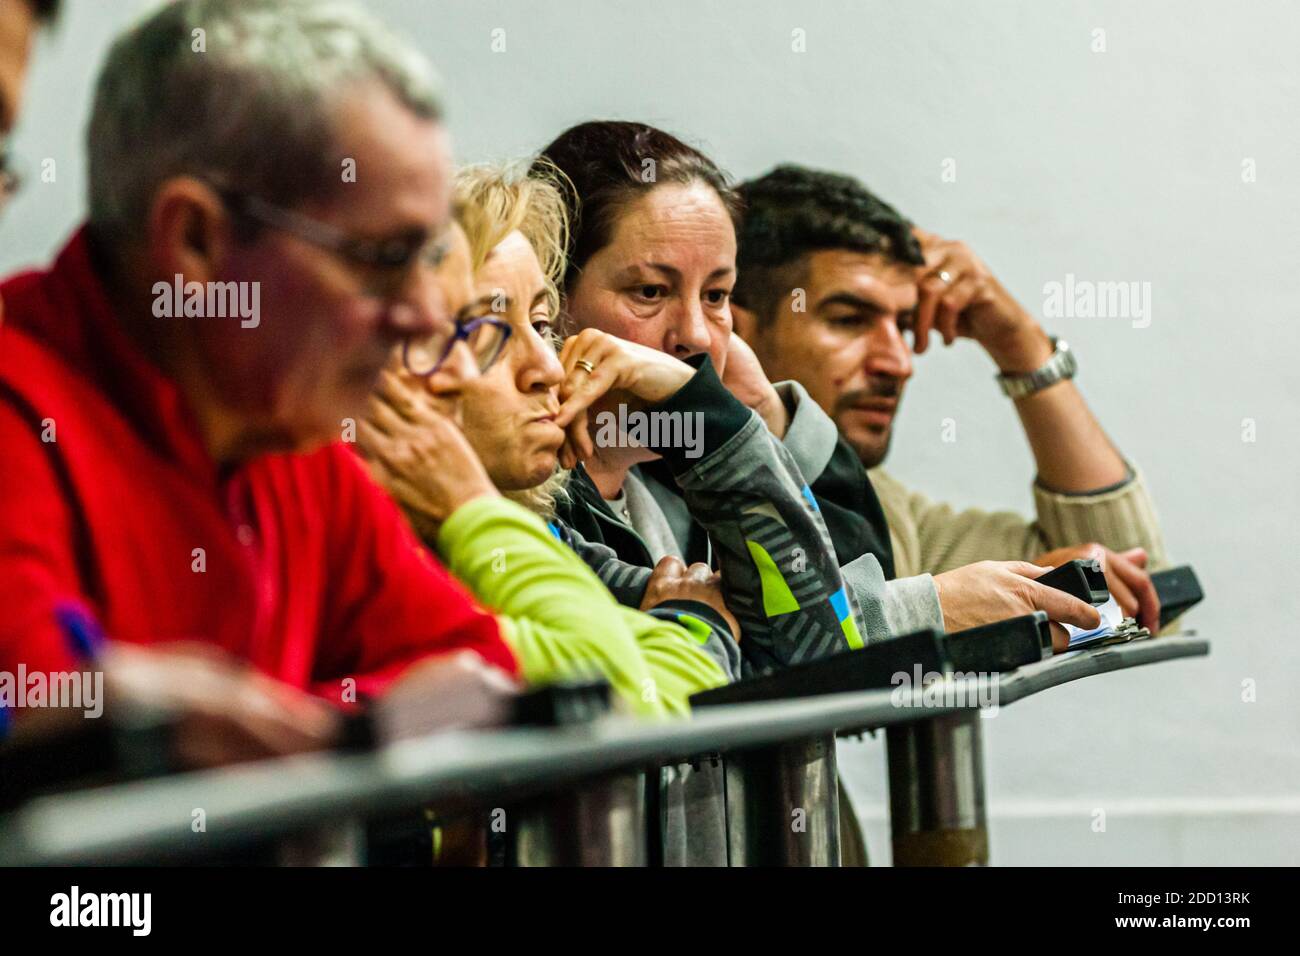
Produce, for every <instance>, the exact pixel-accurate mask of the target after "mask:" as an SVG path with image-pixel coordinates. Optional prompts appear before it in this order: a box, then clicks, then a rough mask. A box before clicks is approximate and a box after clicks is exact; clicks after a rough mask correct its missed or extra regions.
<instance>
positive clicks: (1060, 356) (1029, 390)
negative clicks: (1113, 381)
mask: <svg viewBox="0 0 1300 956" xmlns="http://www.w3.org/2000/svg"><path fill="white" fill-rule="evenodd" d="M1051 341H1052V357H1051V358H1049V359H1048V360H1047V361H1046V362H1044V363H1043V364H1042V365H1040V366H1039V367H1038V368H1036V369H1034V370H1033V371H1032V372H1003V373H1002V374H1000V375H999V376H998V377H997V378H998V384H999V385H1001V386H1002V393H1003V394H1004V395H1006V396H1007V397H1008V398H1011V399H1017V398H1024V397H1026V396H1028V395H1033V394H1034V393H1035V392H1041V391H1042V390H1043V389H1045V388H1047V387H1048V386H1049V385H1055V384H1056V383H1057V382H1063V381H1065V380H1066V379H1069V378H1074V373H1075V372H1076V371H1077V370H1078V368H1079V363H1078V362H1077V361H1076V360H1075V358H1074V352H1073V351H1071V350H1070V346H1069V344H1068V343H1067V342H1066V341H1065V340H1064V339H1059V338H1057V337H1056V336H1052V339H1051Z"/></svg>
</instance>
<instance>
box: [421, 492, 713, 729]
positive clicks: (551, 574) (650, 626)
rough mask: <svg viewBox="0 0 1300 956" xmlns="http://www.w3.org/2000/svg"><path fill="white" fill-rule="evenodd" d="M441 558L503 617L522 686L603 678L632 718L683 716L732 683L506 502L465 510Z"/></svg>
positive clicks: (454, 519)
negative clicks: (701, 694) (693, 701)
mask: <svg viewBox="0 0 1300 956" xmlns="http://www.w3.org/2000/svg"><path fill="white" fill-rule="evenodd" d="M437 548H438V553H439V554H440V555H441V557H442V559H443V561H444V562H446V564H447V567H448V568H450V570H451V572H452V573H453V574H455V575H456V577H458V578H459V579H460V580H461V581H462V582H464V583H465V585H466V586H467V587H469V589H470V590H471V591H472V592H473V593H474V595H475V597H477V598H478V599H479V600H480V601H482V602H483V603H484V604H486V605H487V606H488V607H490V608H492V609H493V610H495V611H496V612H497V615H498V620H499V621H500V622H501V629H502V633H503V634H504V635H505V637H506V640H507V641H509V643H510V645H511V647H512V648H513V649H514V651H515V653H516V654H517V655H518V657H519V662H520V669H521V671H522V673H523V676H524V679H525V680H527V681H529V682H530V683H545V682H547V681H554V680H560V679H564V678H577V677H584V676H585V677H590V676H593V675H596V676H600V677H603V678H605V679H606V680H608V681H609V682H610V685H611V686H612V687H613V689H614V692H615V693H616V694H617V695H618V696H619V697H620V698H622V699H623V700H624V701H625V702H626V703H627V704H628V705H629V706H630V708H631V710H632V711H633V712H634V713H637V714H641V715H644V716H651V717H657V716H663V715H665V714H685V713H688V712H689V709H690V708H689V704H688V699H689V698H690V695H691V694H694V693H696V692H698V691H701V690H707V689H708V688H710V687H716V686H718V685H719V684H723V683H725V682H726V676H725V675H724V674H723V672H722V669H721V668H720V667H719V666H718V665H717V664H716V663H715V662H714V661H713V660H712V658H710V657H709V656H708V655H707V654H705V653H704V652H703V651H701V650H700V649H699V648H698V647H696V646H695V643H694V639H693V638H692V637H691V636H690V634H689V633H688V632H687V631H686V630H685V629H684V628H682V627H680V626H678V625H676V624H673V623H671V622H668V621H662V620H659V619H657V618H653V617H651V616H650V615H648V614H642V613H641V612H640V611H634V610H632V609H630V608H625V607H623V606H622V605H620V604H619V603H618V602H617V601H615V600H614V597H613V595H611V594H610V593H609V591H608V590H606V588H605V586H604V585H603V584H601V582H600V579H599V578H597V577H596V575H595V574H594V573H593V572H592V571H591V569H590V568H588V567H587V565H586V564H585V563H583V561H582V559H581V558H579V557H578V556H577V555H576V554H575V553H574V552H573V551H571V550H570V549H569V548H567V547H566V546H565V545H564V544H563V543H561V542H560V541H559V540H557V539H556V538H555V537H554V536H553V535H552V534H551V533H550V531H548V530H547V528H546V525H545V524H544V523H543V522H542V520H541V519H540V518H538V517H537V516H536V515H534V514H532V513H531V512H529V511H528V510H526V509H525V508H523V507H521V506H519V505H517V504H515V503H513V502H510V501H507V500H506V499H504V498H480V499H477V500H475V501H472V502H470V503H469V504H466V505H464V506H462V507H461V508H459V509H458V510H457V511H456V512H455V514H453V515H452V516H451V517H450V518H448V519H447V521H446V522H445V523H444V524H443V526H442V529H441V530H440V531H439V533H438V541H437Z"/></svg>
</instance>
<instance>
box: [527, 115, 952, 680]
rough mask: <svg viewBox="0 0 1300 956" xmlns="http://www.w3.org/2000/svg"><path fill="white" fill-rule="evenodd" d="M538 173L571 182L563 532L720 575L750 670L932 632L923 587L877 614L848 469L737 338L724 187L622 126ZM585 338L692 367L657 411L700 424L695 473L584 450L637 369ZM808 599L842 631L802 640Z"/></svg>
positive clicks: (877, 591) (656, 457)
mask: <svg viewBox="0 0 1300 956" xmlns="http://www.w3.org/2000/svg"><path fill="white" fill-rule="evenodd" d="M539 162H541V163H544V164H548V165H553V166H554V167H555V168H558V169H559V170H560V172H562V173H563V174H564V176H565V177H566V178H567V190H566V198H567V200H568V202H569V217H570V222H571V224H572V225H571V239H570V242H569V259H568V262H567V264H566V270H565V281H564V289H563V294H564V310H565V313H566V316H567V318H568V319H569V321H570V322H571V323H572V324H573V325H574V326H576V328H577V329H580V330H584V331H579V332H578V333H577V334H576V335H574V336H573V337H572V338H570V340H569V341H568V342H566V344H565V347H564V351H563V353H562V356H561V357H562V361H563V362H564V364H565V367H566V369H568V370H569V371H570V377H569V380H567V381H566V385H565V386H562V389H561V393H562V397H564V398H565V399H566V401H565V407H564V409H562V411H561V416H562V418H564V419H565V422H564V423H565V424H566V425H568V427H569V433H570V446H571V447H570V448H568V449H566V451H565V452H564V456H565V458H566V461H565V463H566V464H569V465H573V464H575V463H576V459H578V458H579V457H581V458H583V459H584V460H583V464H582V466H581V467H579V468H576V469H575V471H574V475H573V478H572V480H571V484H570V502H569V504H568V509H567V511H565V512H562V516H563V517H564V518H565V520H566V521H567V522H568V523H569V524H571V525H573V526H574V527H576V528H577V529H578V530H579V531H580V532H581V533H582V534H583V535H584V536H585V537H587V538H594V539H596V540H599V541H603V542H604V543H605V544H607V545H610V546H611V547H613V548H614V549H615V551H617V552H618V554H619V556H620V557H622V558H623V559H624V560H628V561H634V560H638V559H639V560H642V561H654V560H658V559H659V558H660V557H662V555H663V554H665V553H666V554H670V555H676V556H678V557H681V558H683V559H684V560H687V561H697V560H703V561H706V562H708V563H713V564H716V565H717V566H719V567H720V569H721V572H722V579H723V586H724V590H725V592H726V595H727V599H728V603H729V605H730V606H731V607H732V610H733V611H734V612H735V613H736V616H737V618H738V619H739V620H740V624H741V629H742V634H743V636H744V640H743V642H742V645H741V646H742V650H743V652H744V654H745V657H746V660H747V662H748V663H749V664H750V665H751V667H753V668H756V669H760V670H761V669H768V668H771V667H773V666H783V665H786V664H790V663H794V662H797V661H799V660H804V659H808V658H812V657H816V656H822V655H824V654H827V653H833V652H835V651H838V650H846V649H848V648H851V647H856V646H860V645H861V642H862V640H863V639H864V637H865V638H869V639H874V640H880V639H883V638H884V637H886V636H887V635H888V634H889V633H891V632H893V633H897V632H903V631H906V630H911V629H914V628H916V627H920V626H926V625H935V626H942V618H941V616H940V614H939V611H938V606H937V602H934V606H933V608H931V607H930V606H929V605H928V604H926V603H925V601H926V600H927V599H928V598H929V595H928V594H925V593H924V591H923V590H922V589H920V588H916V589H914V590H915V591H916V592H917V593H919V594H921V598H920V599H919V600H916V601H913V602H911V603H913V604H917V605H920V609H919V610H917V609H914V608H912V607H911V606H910V605H909V597H910V594H908V593H902V592H900V594H899V595H898V600H896V601H895V604H896V605H897V606H896V607H892V608H891V607H889V606H888V605H887V604H886V589H885V576H886V575H887V574H889V573H890V572H891V571H892V562H891V560H890V552H889V545H888V541H889V537H888V531H887V529H886V527H885V523H884V518H883V516H882V515H881V513H880V509H879V505H878V504H877V502H876V500H875V495H874V493H873V492H872V490H871V486H870V484H869V482H868V481H867V479H866V476H865V473H864V472H863V470H862V468H861V466H860V465H859V464H858V463H857V458H856V456H854V455H853V453H852V450H851V449H849V448H848V447H847V446H845V445H843V444H842V443H840V442H839V437H838V432H837V431H836V429H835V426H834V423H833V422H831V421H830V419H829V418H827V417H826V416H825V414H824V413H822V412H821V410H820V409H819V408H818V407H817V406H816V405H815V404H814V403H813V402H812V401H811V400H809V399H808V397H807V395H806V394H805V393H803V391H802V389H801V388H800V387H799V386H798V385H794V384H786V385H783V386H782V387H781V388H780V389H779V390H778V389H777V388H775V387H774V386H773V385H772V384H771V383H770V382H768V381H767V379H766V378H765V377H764V375H763V373H762V369H761V367H760V366H759V364H758V362H757V360H756V359H755V358H754V356H753V354H752V352H750V351H749V349H748V347H747V346H746V345H745V344H744V342H743V341H741V340H740V339H739V338H738V337H737V336H735V335H733V334H732V331H731V311H730V301H729V300H730V293H731V287H732V285H733V283H734V281H735V255H736V232H735V220H736V218H737V217H738V216H739V215H740V209H739V205H738V202H737V200H736V198H735V195H734V194H733V193H732V191H731V189H730V186H729V185H728V182H727V179H726V176H725V175H724V174H723V173H722V172H721V170H719V169H718V167H717V166H716V165H715V164H714V163H713V162H712V161H710V160H709V159H708V158H707V157H706V156H704V155H703V154H702V153H700V152H699V151H698V150H696V149H694V148H692V147H690V146H688V145H687V144H685V143H683V142H682V141H681V140H679V139H677V138H676V137H674V136H672V135H670V134H668V133H665V132H663V131H662V130H657V129H655V128H653V127H650V126H646V125H644V124H640V123H627V122H594V123H583V124H581V125H579V126H575V127H573V128H572V129H570V130H568V131H566V132H565V133H563V134H561V135H560V137H559V138H558V139H556V140H555V141H554V142H553V143H551V145H549V146H548V147H546V149H544V150H543V151H542V153H541V155H540V157H539ZM589 330H600V331H602V332H605V333H609V334H610V335H612V336H615V337H616V339H617V340H623V341H625V342H630V343H634V344H636V345H638V346H642V347H649V348H653V349H656V350H658V351H661V352H666V353H668V354H670V355H673V356H675V357H677V358H679V359H682V360H684V361H687V362H689V363H690V364H691V365H692V366H694V367H695V369H696V372H695V375H694V376H693V377H692V379H691V381H690V383H689V385H688V387H686V388H683V389H682V391H681V393H679V395H677V396H674V399H673V400H671V401H670V402H668V403H662V404H661V405H655V406H653V408H652V409H651V410H652V411H680V412H683V413H685V414H699V415H702V416H703V419H704V434H705V436H706V440H707V442H708V447H707V448H706V449H704V452H705V456H704V457H703V458H702V459H700V460H695V461H692V460H688V459H687V458H686V457H685V456H684V455H683V451H682V449H680V448H671V447H669V448H662V447H649V448H647V447H644V446H638V445H635V444H633V443H631V442H628V441H624V440H622V439H621V438H620V439H617V440H613V441H611V440H610V439H611V437H615V436H610V435H609V433H608V429H604V430H597V431H596V433H595V438H594V439H593V438H592V437H591V436H590V435H589V434H588V432H589V423H588V421H587V414H586V411H585V408H586V405H587V404H593V403H594V409H595V410H598V411H596V414H595V418H596V421H597V422H599V421H600V420H601V418H602V416H604V415H605V413H607V412H609V411H610V409H611V408H612V407H614V406H616V405H617V404H618V403H619V402H620V401H623V402H625V401H626V399H627V392H628V391H629V390H628V389H627V388H626V387H625V386H624V389H623V391H619V390H618V389H619V383H616V382H614V379H615V377H617V376H619V375H622V377H623V378H626V379H631V378H633V376H632V375H631V374H629V373H628V372H626V371H624V369H625V367H626V366H628V365H630V364H631V363H632V356H631V355H630V354H614V353H613V352H612V349H611V346H610V344H609V342H610V340H609V339H608V338H602V339H600V340H599V342H597V341H596V340H594V339H592V340H591V341H588V340H587V338H586V337H587V336H589V335H591V334H592V333H591V332H590V331H589ZM584 371H586V374H585V375H584ZM630 391H632V392H633V393H634V388H633V389H631V390H630ZM605 420H606V421H608V420H609V419H608V418H606V419H605ZM763 426H766V427H765V428H764V427H763ZM602 431H603V432H604V434H602ZM742 432H743V433H744V437H743V438H741V437H740V435H741V433H742ZM602 438H603V439H604V440H601V439H602ZM805 476H807V477H815V478H816V480H815V481H814V482H813V483H812V485H811V487H809V485H808V484H807V483H806V482H805ZM828 527H829V532H828ZM845 582H847V583H848V585H849V586H848V587H847V588H845V587H844V584H845ZM931 590H932V589H931ZM754 594H757V595H758V596H759V597H758V599H757V600H748V599H747V596H748V595H754ZM819 600H822V601H825V602H827V604H828V606H829V607H830V609H831V610H833V611H834V612H835V616H834V617H829V618H827V619H825V620H822V621H820V622H819V623H820V625H821V627H820V628H818V627H810V626H809V624H808V622H807V620H800V618H801V617H804V618H806V617H807V616H808V615H809V613H810V612H811V611H813V610H814V609H815V607H816V604H817V602H818V601H819ZM792 610H799V611H800V612H801V614H800V615H793V614H789V613H788V612H789V611H792ZM832 628H833V629H832ZM835 638H838V640H837V639H835Z"/></svg>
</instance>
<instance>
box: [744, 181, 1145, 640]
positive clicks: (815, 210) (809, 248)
mask: <svg viewBox="0 0 1300 956" xmlns="http://www.w3.org/2000/svg"><path fill="white" fill-rule="evenodd" d="M738 191H739V193H740V195H741V197H742V199H743V201H744V203H745V208H746V214H745V220H744V222H743V224H742V226H741V229H740V234H739V252H738V255H737V262H738V265H739V270H740V278H739V281H738V283H737V286H736V288H735V290H734V299H735V301H734V302H733V307H732V313H733V315H734V316H735V321H736V328H737V330H738V331H739V332H740V333H741V335H742V336H743V337H744V338H745V340H746V341H747V342H748V343H749V344H750V345H751V346H752V347H753V349H754V352H755V354H757V356H758V358H759V360H760V361H761V362H762V363H763V368H764V371H765V372H767V374H769V375H770V376H772V377H774V378H789V379H793V380H795V381H798V382H800V383H801V384H802V385H803V387H804V388H805V389H806V390H807V393H808V394H809V395H810V396H811V397H812V399H813V400H814V401H815V402H816V403H817V404H818V405H819V406H821V408H822V409H823V410H824V411H825V412H826V414H827V415H829V416H830V417H831V418H833V419H834V421H835V423H836V425H837V426H838V427H839V430H840V433H841V434H842V435H843V436H844V438H845V439H846V440H847V441H848V442H849V443H850V444H851V445H852V446H853V448H854V450H855V451H856V452H857V454H858V458H859V460H860V461H861V462H862V464H863V466H865V467H866V468H867V469H870V476H871V481H872V484H873V486H874V487H875V489H876V492H877V494H878V496H879V498H880V502H881V504H882V506H883V508H884V511H885V516H886V518H887V519H888V523H889V531H890V539H891V545H892V551H893V556H894V565H895V571H896V572H897V573H898V574H899V575H900V576H907V575H917V574H927V573H928V574H933V575H936V581H940V582H941V581H942V580H943V577H944V574H945V572H948V571H950V570H951V569H953V568H957V567H960V566H961V565H964V564H968V563H970V562H972V561H981V560H986V559H993V560H1000V561H1029V562H1031V563H1033V564H1035V565H1057V564H1061V563H1063V562H1065V561H1068V560H1070V559H1072V558H1097V559H1099V560H1100V561H1101V562H1102V564H1103V566H1104V568H1105V571H1106V574H1107V582H1108V584H1109V585H1110V588H1111V591H1112V593H1113V594H1114V595H1115V597H1116V598H1117V600H1118V602H1119V604H1120V606H1121V607H1122V609H1123V610H1124V612H1125V614H1126V615H1127V616H1133V617H1136V618H1137V619H1138V620H1139V622H1140V623H1141V624H1143V625H1145V626H1147V627H1150V628H1151V629H1152V631H1153V632H1154V631H1155V630H1156V629H1157V627H1158V624H1159V620H1160V603H1159V599H1158V598H1157V596H1156V593H1155V588H1154V587H1153V586H1152V584H1151V578H1150V575H1149V570H1150V569H1155V568H1159V567H1160V566H1161V565H1163V564H1164V563H1165V553H1164V543H1163V541H1162V538H1161V533H1160V525H1159V522H1158V521H1157V519H1156V512H1155V508H1154V506H1153V504H1152V501H1151V497H1150V495H1149V493H1148V491H1147V487H1146V484H1145V482H1144V481H1143V480H1142V476H1141V473H1140V472H1139V471H1138V469H1137V468H1136V467H1135V466H1134V465H1132V463H1131V462H1130V461H1129V460H1127V459H1126V458H1124V457H1123V456H1121V455H1120V453H1119V451H1118V450H1117V449H1116V448H1115V446H1114V444H1113V443H1112V442H1111V441H1110V440H1109V439H1108V438H1107V437H1106V434H1105V432H1104V431H1102V429H1101V426H1100V425H1099V424H1098V422H1097V419H1096V418H1095V417H1094V415H1093V414H1092V412H1091V411H1090V410H1089V408H1088V406H1087V404H1086V403H1085V402H1084V399H1083V396H1082V394H1081V393H1080V392H1079V389H1078V388H1077V387H1076V386H1075V384H1074V382H1073V381H1072V378H1073V375H1074V360H1073V357H1072V353H1068V352H1067V346H1066V345H1065V343H1063V342H1061V341H1059V340H1057V339H1053V338H1052V337H1050V336H1049V335H1048V334H1047V333H1046V332H1045V331H1044V330H1043V329H1042V328H1041V326H1040V325H1039V324H1038V322H1037V321H1036V320H1035V319H1034V318H1033V316H1032V315H1030V313H1029V312H1028V310H1026V309H1025V308H1024V307H1023V306H1022V305H1020V303H1018V302H1017V301H1016V300H1015V299H1014V298H1013V297H1012V296H1011V294H1010V293H1009V292H1007V290H1006V289H1005V288H1004V287H1003V286H1002V284H1001V283H1000V282H999V281H998V280H997V277H996V276H994V275H993V273H992V272H991V271H990V270H989V268H988V266H986V265H985V264H984V263H983V261H981V260H980V259H979V258H978V257H977V256H976V255H975V254H974V253H973V252H972V251H971V250H970V248H969V247H968V246H967V245H966V244H965V243H961V242H955V241H950V240H945V239H942V238H940V237H939V236H937V235H934V234H933V233H929V232H926V231H924V230H922V229H919V228H916V227H914V226H912V224H911V223H910V222H908V220H907V219H905V218H904V217H903V216H901V215H900V214H899V213H898V212H897V211H896V210H895V209H894V208H893V207H892V206H890V205H888V204H887V203H885V202H883V201H882V200H881V199H879V198H878V197H877V196H875V195H874V194H873V193H871V192H870V191H869V190H868V189H867V188H866V187H865V186H863V185H862V184H861V183H860V182H858V181H856V180H854V179H852V178H851V177H848V176H843V175H839V174H836V173H830V172H823V171H819V170H813V169H807V168H804V167H800V166H793V165H786V166H780V167H778V168H776V169H774V170H773V171H771V172H769V173H768V174H766V175H764V176H760V177H758V178H756V179H753V180H750V181H749V182H746V183H743V184H742V185H741V186H740V187H739V190H738ZM795 290H799V291H798V293H797V296H798V299H796V292H795ZM909 335H910V336H911V339H912V345H911V347H910V348H909V345H908V341H907V336H909ZM935 335H938V336H941V337H942V339H943V342H944V344H945V345H952V344H954V343H955V342H957V341H958V340H961V339H966V340H970V341H973V342H975V343H976V344H978V345H979V346H980V347H981V348H982V349H983V350H984V352H985V353H986V354H987V355H988V356H989V358H990V359H992V361H993V362H994V364H995V365H996V366H997V368H998V371H999V373H1000V374H999V376H998V378H999V381H1000V382H1002V383H1003V384H1004V386H1005V388H1006V389H1009V390H1010V394H1011V396H1012V401H1013V402H1014V405H1015V409H1016V413H1017V414H1018V415H1019V418H1020V424H1021V428H1022V431H1023V434H1024V437H1025V439H1026V441H1027V442H1028V443H1029V447H1030V450H1031V451H1032V453H1033V456H1034V462H1035V465H1036V467H1037V475H1036V476H1035V478H1034V480H1033V492H1034V503H1035V516H1034V518H1033V519H1032V520H1030V519H1028V518H1026V517H1024V516H1022V515H1020V514H1016V513H1014V512H1009V511H1003V512H987V511H982V510H979V509H973V508H972V509H959V508H956V507H954V506H953V505H951V504H949V503H947V502H942V501H933V500H931V499H930V498H929V497H927V496H926V495H924V494H923V493H921V492H919V491H915V490H912V489H911V488H909V487H908V486H907V485H905V484H903V483H902V482H901V481H899V480H898V479H896V478H894V477H893V476H892V475H890V474H889V473H887V472H886V471H885V470H884V469H883V468H882V467H881V465H882V463H883V462H884V460H885V457H886V454H887V453H888V450H889V447H890V442H891V440H892V438H893V425H894V417H895V415H896V414H897V411H898V407H899V402H900V400H901V398H902V393H903V388H904V385H905V384H906V383H907V382H908V380H909V379H910V378H911V377H912V373H913V370H914V362H913V354H916V355H920V354H923V353H924V352H925V351H926V350H927V347H928V345H929V344H930V342H931V341H932V338H933V336H935ZM945 610H946V609H945ZM954 623H956V624H957V625H958V626H961V625H962V624H963V623H967V622H960V621H958V622H954Z"/></svg>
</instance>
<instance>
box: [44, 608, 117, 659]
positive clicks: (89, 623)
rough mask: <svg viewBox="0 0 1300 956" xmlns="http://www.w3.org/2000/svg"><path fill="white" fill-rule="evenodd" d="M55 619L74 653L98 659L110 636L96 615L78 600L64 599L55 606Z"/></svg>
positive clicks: (85, 657)
mask: <svg viewBox="0 0 1300 956" xmlns="http://www.w3.org/2000/svg"><path fill="white" fill-rule="evenodd" d="M54 617H55V620H57V621H58V622H59V627H60V628H61V629H62V630H63V636H64V639H65V640H66V641H67V642H68V646H69V648H70V649H71V651H72V653H74V654H76V655H77V656H78V657H80V658H83V659H85V660H91V661H94V660H97V659H98V658H99V655H100V653H101V652H102V651H103V650H104V646H105V645H106V644H107V643H108V637H107V636H106V635H105V634H104V629H103V628H102V627H100V626H99V622H98V621H97V620H95V616H94V615H93V614H91V613H90V612H89V611H88V610H86V608H85V607H84V606H83V605H82V604H81V603H79V602H77V601H62V602H60V603H59V604H57V605H56V606H55V608H54Z"/></svg>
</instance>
